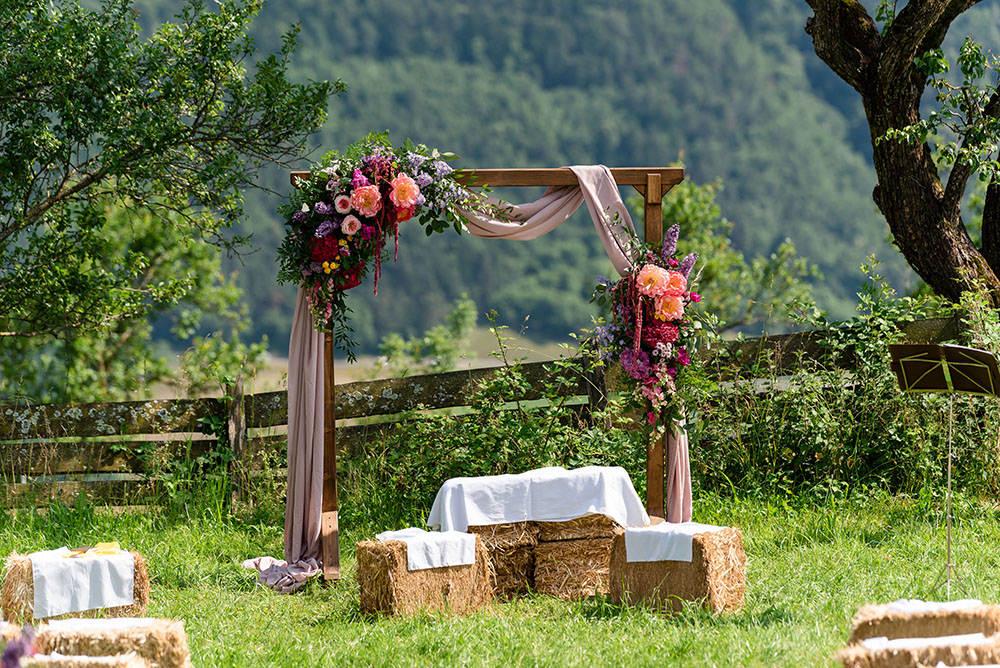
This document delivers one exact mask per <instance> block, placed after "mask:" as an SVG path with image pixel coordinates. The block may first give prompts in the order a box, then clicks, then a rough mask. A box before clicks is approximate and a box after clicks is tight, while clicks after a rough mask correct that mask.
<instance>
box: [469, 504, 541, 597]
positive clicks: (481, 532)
mask: <svg viewBox="0 0 1000 668" xmlns="http://www.w3.org/2000/svg"><path fill="white" fill-rule="evenodd" d="M469 533H474V534H476V535H477V536H479V538H480V540H481V541H482V542H483V545H485V546H486V552H487V554H488V555H489V559H490V563H491V564H492V567H493V576H494V579H493V592H494V594H495V595H496V596H497V597H499V598H512V597H514V596H517V595H519V594H525V593H527V592H528V591H530V590H531V588H532V587H533V586H534V580H535V545H537V544H538V525H537V524H536V523H535V522H512V523H508V524H488V525H483V526H470V527H469Z"/></svg>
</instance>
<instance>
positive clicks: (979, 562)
mask: <svg viewBox="0 0 1000 668" xmlns="http://www.w3.org/2000/svg"><path fill="white" fill-rule="evenodd" d="M942 507H943V503H942V500H941V499H940V498H938V497H935V496H931V495H926V496H923V497H917V498H906V497H899V496H889V495H886V494H875V495H874V496H870V497H866V496H860V495H855V496H852V497H844V496H836V495H831V496H829V497H828V498H826V499H825V500H823V501H821V502H819V503H817V502H816V501H815V500H812V501H810V502H808V503H806V502H802V501H796V500H793V499H786V498H768V499H740V498H736V499H733V498H722V497H718V496H714V495H711V494H702V496H701V497H700V498H698V499H697V500H696V504H695V520H697V521H702V522H711V523H715V524H726V525H733V526H738V527H740V528H741V529H742V530H743V532H744V536H745V541H746V551H747V556H748V575H747V577H748V589H747V596H746V607H745V609H744V610H743V611H742V612H740V613H736V614H729V615H723V616H719V617H715V616H712V615H710V614H708V613H706V612H704V611H703V610H702V609H700V608H699V607H697V606H691V607H689V608H687V609H685V610H684V611H683V612H682V613H681V614H679V615H676V616H673V617H666V616H661V615H659V614H656V613H653V612H650V611H648V610H645V609H642V608H628V607H618V606H615V605H613V604H611V603H610V602H609V601H608V600H606V599H603V598H598V599H593V600H588V601H582V602H577V603H564V602H561V601H558V600H555V599H551V598H548V597H545V596H532V597H528V598H525V599H521V600H517V601H513V602H509V603H499V604H495V605H493V606H492V607H490V608H489V609H488V610H486V611H484V612H481V613H479V614H475V615H471V616H469V617H448V616H441V615H429V616H416V617H411V618H407V619H393V618H379V617H366V616H362V615H361V614H360V613H359V612H358V591H357V584H356V581H355V578H354V555H353V544H354V542H355V541H357V540H361V539H365V538H369V537H370V535H363V532H359V531H358V530H357V529H354V530H352V527H350V526H345V527H343V529H344V532H343V533H342V551H343V563H344V565H345V568H344V579H343V580H342V581H340V582H339V583H336V584H332V585H323V584H321V583H319V582H314V583H310V584H309V585H308V586H307V587H306V588H305V589H304V590H303V591H301V592H299V593H297V594H295V595H292V596H279V595H276V594H273V593H271V592H269V591H267V590H263V589H261V588H259V587H257V586H256V584H255V580H254V577H253V575H252V573H251V572H249V571H245V570H243V569H242V568H241V566H240V563H241V562H242V561H243V560H244V559H246V558H248V557H254V556H259V555H263V554H270V555H275V556H280V554H281V549H282V548H281V545H282V538H281V535H282V527H281V524H280V520H279V518H277V517H274V516H272V517H270V518H259V519H257V520H253V519H249V520H246V519H239V518H235V517H231V516H226V515H219V514H217V513H215V512H213V511H211V510H203V511H198V512H195V511H194V510H191V511H190V512H188V513H177V512H171V513H164V512H159V513H154V514H141V513H125V514H118V515H115V514H111V513H107V512H103V511H100V510H97V509H94V508H93V507H90V506H88V505H86V504H83V503H81V504H78V505H77V506H75V507H73V508H67V507H65V506H53V507H51V508H50V509H49V510H48V511H47V512H40V513H28V512H21V513H18V514H17V515H10V514H8V515H6V516H3V515H0V553H3V554H9V553H10V552H11V551H14V550H17V551H19V552H22V553H23V552H26V551H31V550H37V549H43V548H53V547H58V546H60V545H69V546H75V545H85V544H93V543H94V542H96V541H98V540H107V539H116V540H120V541H121V542H122V543H123V544H125V545H127V546H129V547H131V548H133V549H138V550H139V551H141V552H142V553H143V554H144V555H145V556H146V557H147V560H148V562H149V566H150V572H151V575H152V578H153V592H152V599H153V600H152V602H151V605H150V609H149V614H151V615H153V616H162V617H173V618H179V619H183V620H184V621H185V622H186V625H187V630H188V633H189V637H190V644H191V649H192V653H193V657H194V661H195V665H196V666H200V667H208V666H289V667H291V666H330V665H372V666H389V665H391V666H439V665H456V666H458V665H461V666H498V665H501V666H508V665H512V666H594V665H628V666H647V665H648V666H664V665H672V666H831V665H834V664H833V662H832V660H831V658H830V657H831V655H832V653H833V652H834V651H835V650H836V649H838V648H839V647H841V646H842V645H843V644H844V642H845V640H846V638H847V633H848V628H849V621H850V618H851V616H852V615H853V613H854V612H855V611H856V610H857V608H858V607H859V606H861V605H862V604H864V603H867V602H887V601H891V600H895V599H897V598H901V597H909V598H928V599H933V598H938V599H942V598H943V597H944V596H945V592H944V589H943V588H940V589H938V590H936V591H935V590H933V584H934V583H935V581H936V579H937V576H938V575H939V570H940V568H941V565H942V563H943V561H944V540H945V538H944V530H943V526H944V523H943V517H942V512H941V509H942ZM954 515H955V520H956V522H955V528H954V541H955V562H956V563H957V564H958V568H957V577H958V581H957V586H956V587H955V589H953V593H952V597H953V598H956V597H963V596H973V597H977V598H981V599H983V600H986V601H997V600H998V599H1000V553H998V550H997V549H996V548H997V546H1000V522H998V519H1000V507H998V506H996V505H994V504H987V503H981V502H973V501H971V500H969V499H968V498H964V497H963V498H960V499H958V501H957V502H956V504H955V513H954Z"/></svg>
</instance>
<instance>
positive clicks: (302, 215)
mask: <svg viewBox="0 0 1000 668" xmlns="http://www.w3.org/2000/svg"><path fill="white" fill-rule="evenodd" d="M308 217H309V214H308V213H306V212H305V211H296V212H295V213H293V214H292V222H293V223H295V224H296V225H301V224H302V223H304V222H306V218H308Z"/></svg>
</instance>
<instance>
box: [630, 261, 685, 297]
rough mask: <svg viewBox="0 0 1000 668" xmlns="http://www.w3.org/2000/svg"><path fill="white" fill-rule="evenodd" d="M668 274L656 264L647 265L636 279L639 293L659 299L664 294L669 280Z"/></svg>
mask: <svg viewBox="0 0 1000 668" xmlns="http://www.w3.org/2000/svg"><path fill="white" fill-rule="evenodd" d="M668 273H669V272H667V270H666V269H664V268H663V267H658V266H656V265H655V264H647V265H645V266H644V267H643V268H642V269H640V270H639V275H638V277H636V282H637V287H638V288H639V292H640V293H641V294H644V295H646V296H647V297H659V296H660V295H662V294H664V291H665V290H666V288H667V283H668V280H669V276H668ZM674 273H676V272H674Z"/></svg>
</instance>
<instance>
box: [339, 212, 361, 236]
mask: <svg viewBox="0 0 1000 668" xmlns="http://www.w3.org/2000/svg"><path fill="white" fill-rule="evenodd" d="M360 229H361V221H360V220H358V217H357V216H347V217H346V218H344V222H342V223H341V224H340V231H341V232H343V233H344V234H346V235H348V236H351V235H352V234H357V233H358V230H360Z"/></svg>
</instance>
